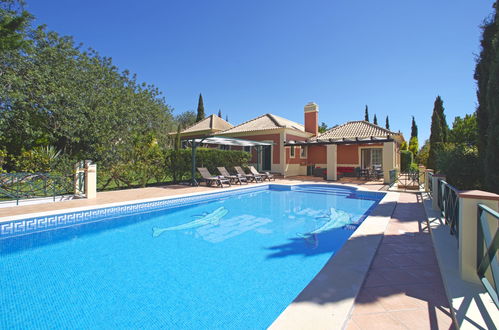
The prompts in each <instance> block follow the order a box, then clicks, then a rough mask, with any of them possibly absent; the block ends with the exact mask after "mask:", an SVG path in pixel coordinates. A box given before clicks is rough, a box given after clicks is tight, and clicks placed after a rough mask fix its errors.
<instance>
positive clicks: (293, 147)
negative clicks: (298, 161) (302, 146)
mask: <svg viewBox="0 0 499 330" xmlns="http://www.w3.org/2000/svg"><path fill="white" fill-rule="evenodd" d="M294 156H295V146H291V157H294Z"/></svg>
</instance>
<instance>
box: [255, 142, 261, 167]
mask: <svg viewBox="0 0 499 330" xmlns="http://www.w3.org/2000/svg"><path fill="white" fill-rule="evenodd" d="M255 148H256V170H257V171H258V172H260V160H261V159H262V157H261V153H262V148H261V146H256V147H255Z"/></svg>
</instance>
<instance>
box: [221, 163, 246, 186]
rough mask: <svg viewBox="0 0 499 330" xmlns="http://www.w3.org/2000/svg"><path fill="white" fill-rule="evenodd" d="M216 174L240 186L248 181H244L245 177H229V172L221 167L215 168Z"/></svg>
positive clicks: (239, 175) (238, 175)
mask: <svg viewBox="0 0 499 330" xmlns="http://www.w3.org/2000/svg"><path fill="white" fill-rule="evenodd" d="M217 170H218V172H220V174H222V175H223V176H224V177H226V178H228V179H229V180H230V181H231V182H232V183H234V184H235V183H239V184H240V185H242V184H243V182H246V184H248V179H246V176H242V175H241V174H237V175H231V174H230V173H229V171H227V169H226V168H225V167H223V166H221V167H217Z"/></svg>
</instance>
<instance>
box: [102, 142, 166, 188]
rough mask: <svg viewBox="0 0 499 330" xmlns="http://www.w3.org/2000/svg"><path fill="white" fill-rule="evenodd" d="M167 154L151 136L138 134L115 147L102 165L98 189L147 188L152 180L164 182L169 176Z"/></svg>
mask: <svg viewBox="0 0 499 330" xmlns="http://www.w3.org/2000/svg"><path fill="white" fill-rule="evenodd" d="M164 157H165V154H164V151H163V150H162V149H161V148H160V147H159V146H158V143H157V142H156V140H155V139H154V138H153V137H152V135H135V136H134V137H133V138H132V139H131V140H130V141H127V142H125V141H123V142H120V143H119V144H117V145H115V146H114V150H113V151H112V152H111V153H110V154H109V155H108V157H107V158H106V159H105V160H103V161H101V162H99V163H98V164H97V165H98V166H100V170H99V173H100V174H99V175H98V178H99V179H98V180H99V182H98V185H99V189H106V188H107V187H108V186H109V185H110V184H111V183H113V182H114V184H115V185H116V186H117V187H118V188H119V187H128V188H130V187H133V186H136V185H138V186H141V187H145V186H146V185H147V183H149V181H151V180H152V179H153V178H154V179H156V181H162V180H163V179H165V177H166V169H165V168H164V163H165V161H164Z"/></svg>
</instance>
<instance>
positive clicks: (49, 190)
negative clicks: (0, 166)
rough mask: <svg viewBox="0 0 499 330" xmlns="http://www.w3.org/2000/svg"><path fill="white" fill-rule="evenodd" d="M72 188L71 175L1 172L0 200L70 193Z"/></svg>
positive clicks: (17, 201)
mask: <svg viewBox="0 0 499 330" xmlns="http://www.w3.org/2000/svg"><path fill="white" fill-rule="evenodd" d="M73 190H74V176H73V175H53V174H49V173H1V174H0V200H3V201H12V200H15V201H16V204H19V200H21V199H30V198H40V197H52V198H53V199H54V201H55V199H56V196H60V195H65V194H72V193H73Z"/></svg>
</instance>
